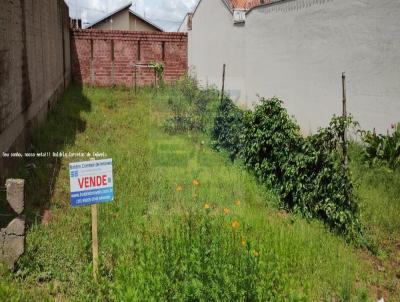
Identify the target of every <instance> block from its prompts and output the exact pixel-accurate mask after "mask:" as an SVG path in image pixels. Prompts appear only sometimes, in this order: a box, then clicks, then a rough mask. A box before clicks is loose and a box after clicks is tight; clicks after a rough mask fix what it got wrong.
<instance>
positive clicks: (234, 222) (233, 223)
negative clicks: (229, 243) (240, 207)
mask: <svg viewBox="0 0 400 302" xmlns="http://www.w3.org/2000/svg"><path fill="white" fill-rule="evenodd" d="M239 227H240V223H239V221H237V220H236V219H235V220H233V221H232V228H233V229H238V228H239Z"/></svg>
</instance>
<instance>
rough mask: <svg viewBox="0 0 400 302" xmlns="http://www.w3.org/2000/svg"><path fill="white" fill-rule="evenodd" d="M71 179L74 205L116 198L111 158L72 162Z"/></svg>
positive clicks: (70, 165)
mask: <svg viewBox="0 0 400 302" xmlns="http://www.w3.org/2000/svg"><path fill="white" fill-rule="evenodd" d="M69 181H70V185H71V205H72V206H74V207H75V206H84V205H90V204H95V203H101V202H107V201H112V200H113V199H114V192H113V175H112V159H111V158H110V159H102V160H92V161H84V162H78V163H70V164H69Z"/></svg>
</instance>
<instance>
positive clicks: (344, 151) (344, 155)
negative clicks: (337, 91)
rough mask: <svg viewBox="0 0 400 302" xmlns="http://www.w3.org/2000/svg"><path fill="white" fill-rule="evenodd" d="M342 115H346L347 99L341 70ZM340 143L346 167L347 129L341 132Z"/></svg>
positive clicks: (343, 74) (343, 75) (344, 78)
mask: <svg viewBox="0 0 400 302" xmlns="http://www.w3.org/2000/svg"><path fill="white" fill-rule="evenodd" d="M342 96H343V99H342V116H343V117H344V118H346V117H347V108H346V106H347V104H346V103H347V99H346V75H345V73H344V72H342ZM342 143H343V159H344V165H345V166H346V167H347V163H348V155H347V129H344V130H343V133H342Z"/></svg>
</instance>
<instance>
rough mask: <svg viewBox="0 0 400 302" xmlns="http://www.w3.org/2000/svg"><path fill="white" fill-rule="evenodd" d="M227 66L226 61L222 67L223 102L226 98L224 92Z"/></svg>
mask: <svg viewBox="0 0 400 302" xmlns="http://www.w3.org/2000/svg"><path fill="white" fill-rule="evenodd" d="M225 67H226V64H225V63H224V65H223V67H222V89H221V102H222V100H223V99H224V92H225Z"/></svg>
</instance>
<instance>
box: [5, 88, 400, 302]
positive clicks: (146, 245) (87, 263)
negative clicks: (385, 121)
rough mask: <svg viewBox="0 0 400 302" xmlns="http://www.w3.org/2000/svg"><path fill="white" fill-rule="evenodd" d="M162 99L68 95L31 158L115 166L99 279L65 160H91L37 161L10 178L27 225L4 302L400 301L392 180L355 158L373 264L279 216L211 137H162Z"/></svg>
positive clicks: (272, 199) (398, 210)
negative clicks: (49, 154) (99, 155)
mask: <svg viewBox="0 0 400 302" xmlns="http://www.w3.org/2000/svg"><path fill="white" fill-rule="evenodd" d="M171 89H172V88H166V89H165V90H161V91H158V92H156V91H154V90H152V89H150V88H149V89H142V90H140V91H138V93H137V94H135V93H134V92H133V91H131V90H126V89H99V88H83V89H82V88H80V87H78V86H74V85H73V86H71V87H70V88H69V90H68V91H67V92H66V94H65V96H64V98H63V100H62V101H61V102H60V103H59V104H58V105H57V107H56V108H55V111H54V112H53V113H52V114H51V116H50V118H49V120H48V121H47V123H46V124H45V125H44V126H43V127H41V128H40V129H38V130H37V131H36V135H35V139H34V142H33V148H34V150H35V151H37V152H39V151H43V152H46V151H63V152H105V153H106V154H107V157H110V158H112V159H113V165H114V191H115V201H114V202H112V203H107V204H101V205H99V206H98V208H99V246H100V247H99V250H100V262H101V263H100V280H99V282H98V283H96V282H94V281H93V278H92V270H91V268H92V267H91V227H90V221H91V218H90V207H80V208H71V207H70V205H69V178H68V163H69V162H72V161H79V160H81V159H82V160H86V159H87V158H86V157H82V158H67V157H64V158H59V159H57V158H51V159H49V158H47V159H35V160H32V162H26V163H24V165H22V168H21V170H20V171H19V172H15V176H17V177H22V178H25V179H26V180H27V195H26V197H27V198H26V199H27V203H28V206H27V216H28V221H29V228H28V234H27V242H26V252H25V254H24V256H23V257H22V259H21V260H20V262H19V264H18V267H17V269H16V272H15V273H13V274H9V273H7V272H6V270H0V274H1V279H0V301H46V300H48V301H54V300H57V301H376V300H377V298H380V297H381V296H385V301H400V285H399V277H400V276H399V273H400V271H399V263H400V259H399V258H400V255H399V249H400V246H399V244H400V236H399V228H400V225H399V221H400V219H399V217H400V216H399V215H400V207H399V203H400V200H399V179H400V178H399V176H398V174H393V173H392V174H391V173H389V172H385V171H383V170H382V171H381V172H380V173H376V171H374V170H371V169H370V168H366V167H364V166H363V165H362V164H361V163H360V162H359V161H357V160H356V159H357V158H359V152H358V151H357V148H356V147H355V148H354V152H353V153H354V160H353V161H352V162H351V168H352V171H353V177H354V178H355V180H357V182H358V185H357V186H356V188H357V194H358V195H359V197H360V202H361V218H362V222H363V223H364V225H365V226H366V227H367V229H368V233H369V234H370V236H371V237H372V238H373V242H374V243H375V245H374V246H375V247H376V250H375V251H374V252H375V254H376V255H374V254H373V253H371V252H370V251H366V250H364V249H362V248H359V247H356V246H353V245H351V244H347V243H346V242H345V240H344V239H343V238H342V237H340V236H338V235H335V234H333V233H331V232H329V231H328V230H327V228H326V227H325V226H324V225H323V224H322V223H320V222H318V221H306V220H304V219H303V218H301V217H299V216H295V215H292V214H288V213H286V212H284V211H280V210H279V209H278V208H277V204H278V197H277V196H276V195H274V194H273V193H271V192H270V191H268V189H266V188H265V187H264V186H262V185H260V184H259V183H258V182H257V181H256V180H255V178H254V177H253V176H252V175H251V174H249V173H248V172H247V171H245V169H244V168H243V167H242V166H241V164H240V163H232V162H231V161H230V160H229V156H228V155H227V154H224V153H217V152H215V151H214V150H212V148H211V147H210V141H209V138H208V137H207V136H206V135H202V134H198V133H191V132H188V133H185V134H179V135H170V134H166V133H165V131H164V130H163V127H162V125H163V124H164V119H165V117H166V116H168V115H169V109H168V108H169V107H168V105H167V103H168V97H169V95H170V94H171ZM26 164H28V165H27V166H26ZM44 213H46V214H44ZM396 274H397V275H396Z"/></svg>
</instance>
